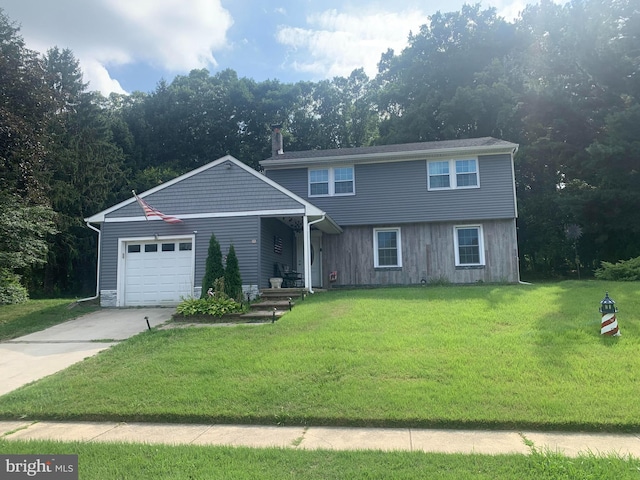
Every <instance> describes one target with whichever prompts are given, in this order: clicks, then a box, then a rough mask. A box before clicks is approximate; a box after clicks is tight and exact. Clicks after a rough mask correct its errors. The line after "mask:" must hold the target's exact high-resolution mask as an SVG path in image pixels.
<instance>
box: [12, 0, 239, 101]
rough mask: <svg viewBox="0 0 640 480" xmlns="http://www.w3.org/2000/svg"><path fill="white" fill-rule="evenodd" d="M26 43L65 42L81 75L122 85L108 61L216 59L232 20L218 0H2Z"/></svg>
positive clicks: (165, 65)
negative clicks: (79, 65)
mask: <svg viewBox="0 0 640 480" xmlns="http://www.w3.org/2000/svg"><path fill="white" fill-rule="evenodd" d="M3 3H4V4H5V5H3V8H4V9H5V11H6V13H7V14H8V15H9V16H10V18H11V19H12V20H13V21H16V22H17V23H19V24H21V32H20V33H21V35H22V36H23V37H24V38H25V40H26V42H27V45H28V46H29V48H32V49H35V50H37V51H39V52H41V53H44V52H45V51H46V50H47V49H49V48H51V47H53V46H58V47H60V48H69V49H71V50H72V51H73V52H74V55H75V56H76V58H78V59H79V60H80V61H81V68H82V70H83V73H84V76H85V81H89V82H90V85H91V87H90V88H92V89H100V90H101V91H102V92H103V93H105V94H106V93H109V92H110V91H122V87H121V86H120V84H119V83H118V82H117V81H115V80H113V79H112V78H111V77H110V76H109V73H108V68H109V66H116V65H127V64H130V63H135V62H142V63H146V64H147V65H152V66H154V67H156V68H161V69H164V70H169V71H176V72H178V71H188V70H190V69H192V68H204V67H207V66H209V65H213V66H215V65H216V60H215V57H214V54H213V52H215V51H221V50H223V49H226V48H228V42H227V32H228V30H229V28H230V27H231V25H232V23H233V20H232V18H231V15H230V14H229V12H228V11H227V10H225V9H224V8H223V7H222V5H221V0H91V1H89V0H56V1H55V2H53V1H42V0H5V1H4V2H3Z"/></svg>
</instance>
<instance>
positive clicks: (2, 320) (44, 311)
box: [0, 298, 99, 341]
mask: <svg viewBox="0 0 640 480" xmlns="http://www.w3.org/2000/svg"><path fill="white" fill-rule="evenodd" d="M72 305H73V307H72V308H70V307H71V306H72ZM98 308H99V307H97V306H95V305H88V304H81V305H76V304H75V303H74V301H73V300H70V299H68V298H56V299H52V300H28V301H27V302H25V303H19V304H16V305H0V341H2V340H10V339H12V338H16V337H20V336H22V335H27V334H29V333H33V332H37V331H40V330H44V329H45V328H48V327H51V326H52V325H57V324H58V323H62V322H66V321H67V320H71V319H73V318H76V317H79V316H81V315H84V314H85V313H88V312H92V311H95V310H97V309H98Z"/></svg>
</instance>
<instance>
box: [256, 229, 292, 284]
mask: <svg viewBox="0 0 640 480" xmlns="http://www.w3.org/2000/svg"><path fill="white" fill-rule="evenodd" d="M274 236H277V237H280V238H281V239H282V253H281V254H278V253H276V252H275V250H274ZM295 245H296V243H295V236H294V234H293V231H292V230H291V229H290V228H289V227H287V226H286V225H285V224H284V223H282V222H281V221H279V220H276V219H275V218H263V219H262V221H261V230H260V263H261V269H260V272H261V273H260V288H268V287H269V286H270V284H269V278H271V277H273V276H274V264H276V263H281V264H283V265H288V266H289V267H291V268H292V269H293V268H294V265H295V264H294V263H293V258H294V252H295Z"/></svg>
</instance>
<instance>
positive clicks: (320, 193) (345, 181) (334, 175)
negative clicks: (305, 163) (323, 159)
mask: <svg viewBox="0 0 640 480" xmlns="http://www.w3.org/2000/svg"><path fill="white" fill-rule="evenodd" d="M355 193H356V184H355V175H354V171H353V167H352V166H343V167H328V168H316V169H310V170H309V196H310V197H326V196H333V195H354V194H355Z"/></svg>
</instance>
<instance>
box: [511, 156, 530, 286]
mask: <svg viewBox="0 0 640 480" xmlns="http://www.w3.org/2000/svg"><path fill="white" fill-rule="evenodd" d="M519 148H520V146H519V145H517V146H515V147H514V148H513V150H512V151H511V175H512V176H513V203H514V205H515V210H516V211H515V214H516V220H515V221H517V218H518V196H517V192H516V169H515V160H514V157H515V156H516V153H518V149H519ZM517 241H518V230H517V228H516V244H517ZM516 256H517V257H518V284H520V285H533V284H532V283H529V282H523V281H522V280H521V279H520V255H516Z"/></svg>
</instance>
